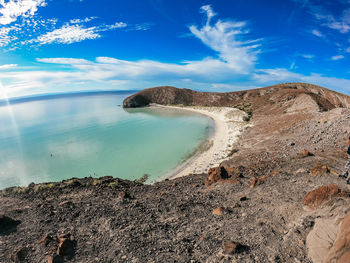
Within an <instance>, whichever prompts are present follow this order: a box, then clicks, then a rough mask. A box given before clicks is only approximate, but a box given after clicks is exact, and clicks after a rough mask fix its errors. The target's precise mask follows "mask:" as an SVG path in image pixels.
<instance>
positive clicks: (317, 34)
mask: <svg viewBox="0 0 350 263" xmlns="http://www.w3.org/2000/svg"><path fill="white" fill-rule="evenodd" d="M311 34H313V35H315V36H317V37H321V38H324V37H325V35H324V34H322V33H321V32H320V31H319V30H317V29H313V30H312V31H311Z"/></svg>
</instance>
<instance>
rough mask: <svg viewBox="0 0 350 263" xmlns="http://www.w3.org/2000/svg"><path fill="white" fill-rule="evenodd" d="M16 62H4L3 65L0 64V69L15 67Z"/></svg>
mask: <svg viewBox="0 0 350 263" xmlns="http://www.w3.org/2000/svg"><path fill="white" fill-rule="evenodd" d="M17 66H18V65H17V64H5V65H0V70H1V69H10V68H15V67H17Z"/></svg>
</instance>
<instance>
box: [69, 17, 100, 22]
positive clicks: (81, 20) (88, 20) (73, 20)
mask: <svg viewBox="0 0 350 263" xmlns="http://www.w3.org/2000/svg"><path fill="white" fill-rule="evenodd" d="M96 18H97V16H91V17H86V18H75V19H71V20H70V21H69V23H71V24H83V23H87V22H90V21H92V20H94V19H96Z"/></svg>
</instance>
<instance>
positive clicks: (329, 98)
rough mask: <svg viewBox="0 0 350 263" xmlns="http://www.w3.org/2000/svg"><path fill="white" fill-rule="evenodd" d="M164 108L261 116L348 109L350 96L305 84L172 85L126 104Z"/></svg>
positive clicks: (140, 94)
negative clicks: (224, 88) (213, 88)
mask: <svg viewBox="0 0 350 263" xmlns="http://www.w3.org/2000/svg"><path fill="white" fill-rule="evenodd" d="M151 103H156V104H161V105H176V104H182V105H185V106H219V107H224V106H226V107H237V108H241V109H245V110H248V111H254V112H256V113H261V114H273V113H283V112H291V111H308V112H310V111H313V112H315V111H328V110H331V109H333V108H338V107H340V108H349V107H350V97H349V96H346V95H343V94H340V93H337V92H335V91H332V90H329V89H326V88H323V87H320V86H316V85H312V84H306V83H286V84H279V85H275V86H269V87H265V88H259V89H252V90H244V91H236V92H227V93H218V92H198V91H193V90H189V89H178V88H175V87H170V86H162V87H155V88H149V89H145V90H142V91H140V92H138V93H136V94H134V95H132V96H130V97H128V98H126V99H125V100H124V102H123V106H124V107H126V108H128V107H130V108H133V107H144V106H147V105H149V104H151Z"/></svg>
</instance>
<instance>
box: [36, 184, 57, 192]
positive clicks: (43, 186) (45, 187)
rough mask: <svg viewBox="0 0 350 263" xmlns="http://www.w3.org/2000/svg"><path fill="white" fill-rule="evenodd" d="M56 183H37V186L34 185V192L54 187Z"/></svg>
mask: <svg viewBox="0 0 350 263" xmlns="http://www.w3.org/2000/svg"><path fill="white" fill-rule="evenodd" d="M54 186H55V185H54V184H53V183H49V184H37V185H36V186H34V189H33V190H34V192H35V193H37V192H40V191H43V190H47V189H52V188H53V187H54Z"/></svg>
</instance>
